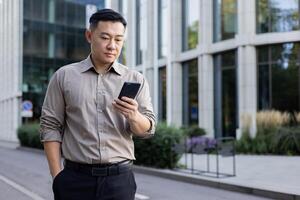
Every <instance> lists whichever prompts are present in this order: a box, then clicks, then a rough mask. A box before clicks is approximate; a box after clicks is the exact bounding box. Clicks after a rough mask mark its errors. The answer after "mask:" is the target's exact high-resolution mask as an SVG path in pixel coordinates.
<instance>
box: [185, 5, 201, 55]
mask: <svg viewBox="0 0 300 200" xmlns="http://www.w3.org/2000/svg"><path fill="white" fill-rule="evenodd" d="M199 3H200V1H199V0H183V1H182V4H183V7H182V8H183V12H182V15H183V16H182V17H183V24H182V25H183V45H182V46H183V51H186V50H189V49H194V48H196V47H197V44H198V29H199V12H200V10H199V9H200V7H199V5H200V4H199Z"/></svg>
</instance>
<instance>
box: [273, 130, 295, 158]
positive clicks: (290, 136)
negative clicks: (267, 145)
mask: <svg viewBox="0 0 300 200" xmlns="http://www.w3.org/2000/svg"><path fill="white" fill-rule="evenodd" d="M271 149H272V151H273V152H274V153H276V154H288V155H300V127H299V126H298V127H282V128H279V129H278V130H277V132H276V134H275V136H274V137H273V139H272V143H271Z"/></svg>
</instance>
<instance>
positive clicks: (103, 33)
mask: <svg viewBox="0 0 300 200" xmlns="http://www.w3.org/2000/svg"><path fill="white" fill-rule="evenodd" d="M100 35H107V36H109V37H111V36H112V35H110V34H109V33H106V32H101V33H100ZM115 37H124V35H115Z"/></svg>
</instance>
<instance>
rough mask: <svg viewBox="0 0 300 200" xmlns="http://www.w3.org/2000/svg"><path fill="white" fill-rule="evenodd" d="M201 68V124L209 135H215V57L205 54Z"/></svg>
mask: <svg viewBox="0 0 300 200" xmlns="http://www.w3.org/2000/svg"><path fill="white" fill-rule="evenodd" d="M199 60H200V66H201V67H200V68H199V72H198V74H199V112H200V115H199V120H200V121H199V125H200V127H202V128H204V129H205V131H206V133H207V135H208V136H209V137H214V87H213V78H214V71H213V59H212V56H211V55H208V54H204V55H203V56H202V57H201V59H199Z"/></svg>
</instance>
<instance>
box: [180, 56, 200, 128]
mask: <svg viewBox="0 0 300 200" xmlns="http://www.w3.org/2000/svg"><path fill="white" fill-rule="evenodd" d="M182 92H183V124H184V125H193V124H194V125H198V61H197V59H195V60H191V61H188V62H185V63H183V88H182Z"/></svg>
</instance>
